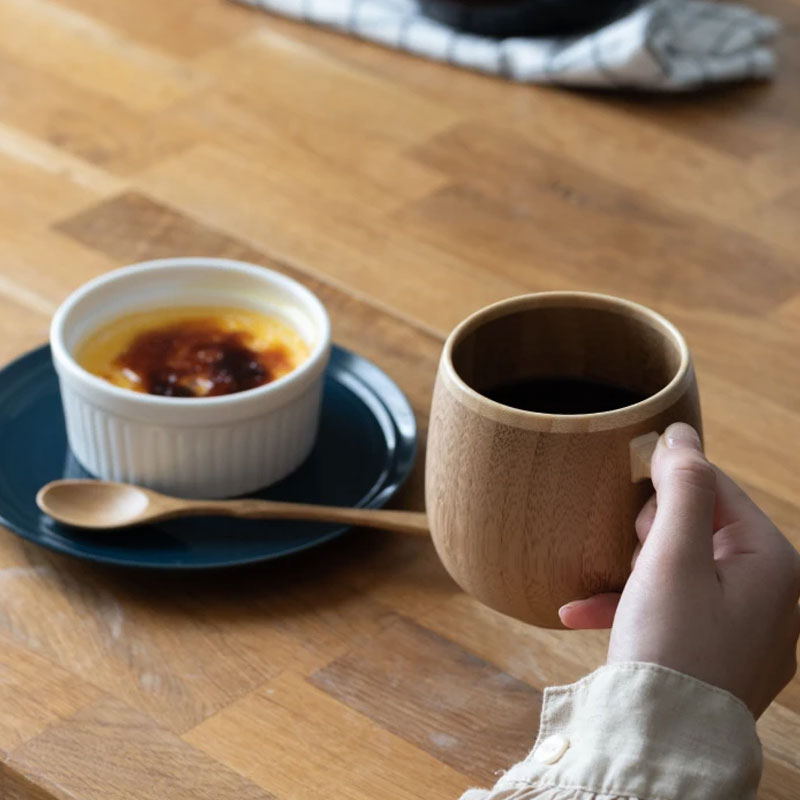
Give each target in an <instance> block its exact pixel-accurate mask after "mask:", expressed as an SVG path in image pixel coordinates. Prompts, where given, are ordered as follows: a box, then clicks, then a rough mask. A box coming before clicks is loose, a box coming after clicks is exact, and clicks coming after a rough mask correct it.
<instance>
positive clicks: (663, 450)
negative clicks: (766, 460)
mask: <svg viewBox="0 0 800 800" xmlns="http://www.w3.org/2000/svg"><path fill="white" fill-rule="evenodd" d="M650 471H651V473H652V478H653V486H655V489H656V502H657V508H656V515H655V519H654V520H653V525H652V527H651V528H650V533H649V535H648V536H647V539H646V540H645V542H644V545H643V546H642V556H645V557H646V558H648V559H651V558H657V559H658V560H659V561H660V562H666V563H667V564H671V565H673V566H675V567H677V568H678V569H682V568H687V569H688V568H691V569H693V570H694V569H697V568H712V567H713V564H714V550H713V544H712V538H711V537H712V535H713V533H714V504H715V501H716V490H717V479H716V473H715V472H714V468H713V467H712V466H711V464H710V463H709V462H708V460H707V459H706V457H705V455H704V454H703V448H702V445H701V444H700V437H699V436H698V435H697V432H696V431H695V430H694V428H692V427H691V426H689V425H686V424H685V423H682V422H677V423H675V424H674V425H670V426H669V427H668V428H667V430H666V431H665V432H664V435H663V436H662V437H661V438H660V439H659V441H658V445H657V446H656V450H655V452H654V453H653V459H652V462H651V465H650Z"/></svg>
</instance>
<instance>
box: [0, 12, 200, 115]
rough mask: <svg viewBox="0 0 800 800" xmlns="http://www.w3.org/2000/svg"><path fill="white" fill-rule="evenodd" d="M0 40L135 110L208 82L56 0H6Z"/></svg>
mask: <svg viewBox="0 0 800 800" xmlns="http://www.w3.org/2000/svg"><path fill="white" fill-rule="evenodd" d="M0 30H7V31H11V30H13V31H14V36H7V37H3V39H2V40H0V50H2V51H3V52H4V53H5V54H6V55H7V56H9V57H11V58H14V59H16V60H19V61H21V62H22V63H26V64H30V65H31V66H33V67H35V68H37V69H43V70H45V71H47V72H55V73H56V74H57V75H58V74H64V73H63V65H64V64H69V70H68V71H67V73H66V75H67V79H68V80H69V82H70V83H72V84H74V85H76V86H81V87H82V88H84V89H87V90H89V91H91V92H95V93H97V94H99V95H101V96H107V97H109V98H111V99H112V100H116V101H120V102H122V103H123V104H124V105H125V106H126V107H128V108H131V109H134V110H136V111H144V112H149V111H157V110H158V109H161V108H165V107H166V106H168V105H170V104H171V103H173V102H175V101H176V100H179V99H181V98H183V97H185V96H186V95H188V94H190V93H191V92H193V91H197V90H198V89H199V88H200V87H201V86H202V85H203V84H204V83H205V81H204V79H203V76H202V73H200V72H199V71H198V70H196V69H191V68H189V67H188V65H185V64H181V63H180V62H178V61H175V60H173V59H170V58H169V57H168V56H165V55H163V54H161V53H158V52H157V51H153V50H150V49H148V48H147V47H146V46H144V45H141V44H139V43H137V42H134V41H132V40H130V39H127V38H126V37H124V36H120V35H119V34H115V33H114V32H113V31H110V30H109V29H108V28H106V27H105V26H104V25H102V24H100V23H99V22H98V21H96V20H95V19H93V18H91V17H88V16H85V15H83V14H80V13H78V12H76V11H73V10H71V9H68V8H66V7H64V6H63V5H61V4H60V3H57V2H53V0H4V2H3V3H2V5H0Z"/></svg>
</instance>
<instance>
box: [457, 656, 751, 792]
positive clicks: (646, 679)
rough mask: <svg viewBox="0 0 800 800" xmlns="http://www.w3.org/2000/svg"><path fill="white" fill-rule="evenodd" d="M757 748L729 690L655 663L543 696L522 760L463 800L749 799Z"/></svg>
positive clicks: (745, 714)
mask: <svg viewBox="0 0 800 800" xmlns="http://www.w3.org/2000/svg"><path fill="white" fill-rule="evenodd" d="M760 776H761V745H760V744H759V741H758V737H757V736H756V729H755V720H754V719H753V715H752V714H751V713H750V711H749V709H748V708H747V707H746V706H745V705H744V703H742V702H741V701H740V700H738V699H737V698H735V697H734V696H733V695H731V694H729V693H728V692H726V691H724V690H722V689H718V688H716V687H714V686H709V685H708V684H706V683H703V682H702V681H699V680H697V679H695V678H691V677H689V676H688V675H683V674H682V673H680V672H675V671H674V670H671V669H667V668H665V667H660V666H657V665H656V664H643V663H628V664H614V665H610V666H605V667H601V668H600V669H598V670H596V671H595V672H593V673H592V674H591V675H588V676H587V677H585V678H583V679H582V680H580V681H578V682H577V683H573V684H571V685H569V686H556V687H553V688H550V689H546V690H545V694H544V704H543V707H542V718H541V724H540V728H539V736H538V738H537V739H536V743H535V744H534V747H533V750H531V752H530V754H529V755H528V757H527V758H526V759H525V760H524V761H521V762H520V763H519V764H516V765H514V766H513V767H512V768H511V769H510V770H509V771H508V772H506V773H505V774H504V775H503V776H502V777H501V778H500V779H499V780H498V781H497V783H496V784H495V786H494V788H493V789H491V790H489V791H486V790H482V789H470V790H469V791H468V792H466V794H464V795H463V796H462V798H461V800H634V799H635V800H755V797H756V789H757V787H758V781H759V778H760Z"/></svg>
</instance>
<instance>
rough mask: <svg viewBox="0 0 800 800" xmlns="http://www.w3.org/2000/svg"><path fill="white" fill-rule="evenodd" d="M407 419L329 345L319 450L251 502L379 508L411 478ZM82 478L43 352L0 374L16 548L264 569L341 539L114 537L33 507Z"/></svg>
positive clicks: (306, 531)
mask: <svg viewBox="0 0 800 800" xmlns="http://www.w3.org/2000/svg"><path fill="white" fill-rule="evenodd" d="M416 440H417V429H416V422H415V420H414V413H413V411H412V410H411V407H410V406H409V404H408V400H406V398H405V396H404V395H403V393H402V392H401V391H400V389H399V388H398V387H397V385H396V384H395V383H394V382H393V381H392V380H391V379H390V378H389V377H388V376H387V375H386V374H385V373H384V372H382V371H381V370H380V369H378V367H376V366H375V365H374V364H372V363H370V362H369V361H367V360H365V359H363V358H361V357H360V356H358V355H355V354H354V353H351V352H350V351H348V350H345V349H343V348H341V347H334V348H333V353H332V354H331V361H330V365H329V366H328V371H327V373H326V375H325V394H324V401H323V405H322V417H321V420H320V430H319V437H318V439H317V443H316V445H315V447H314V450H313V451H312V453H311V455H310V456H309V457H308V459H307V460H306V462H305V463H304V464H303V465H302V466H301V467H300V468H299V469H298V470H297V471H296V472H294V473H293V474H292V475H290V476H289V477H288V478H285V479H284V480H282V481H281V482H280V483H277V484H275V485H273V486H271V487H269V488H268V489H265V490H264V491H261V492H258V493H255V494H254V495H252V496H254V497H264V498H267V499H272V500H289V501H295V502H303V503H320V504H325V505H342V506H360V507H367V508H375V507H379V506H382V505H384V504H385V503H386V502H387V501H388V500H389V498H390V497H391V496H392V495H393V494H394V493H395V492H396V491H397V489H398V488H399V487H400V486H401V484H402V483H403V481H404V480H405V479H406V477H407V476H408V473H409V472H410V471H411V467H412V465H413V463H414V455H415V452H416ZM64 477H67V478H77V477H84V478H85V477H91V476H90V475H89V474H88V473H87V472H86V471H85V470H84V469H83V468H82V467H81V466H80V464H78V462H77V461H76V460H75V458H74V456H73V455H72V453H71V452H70V450H69V447H68V446H67V438H66V432H65V429H64V418H63V415H62V412H61V398H60V396H59V392H58V381H57V379H56V374H55V372H54V370H53V366H52V363H51V360H50V348H49V347H47V346H45V347H41V348H39V349H37V350H34V351H32V352H30V353H28V354H27V355H25V356H22V357H21V358H20V359H18V360H17V361H14V362H13V363H11V364H9V365H8V366H7V367H5V369H3V370H2V371H0V523H2V524H3V525H4V526H6V527H7V528H9V529H10V530H12V531H14V532H15V533H18V534H19V535H20V536H22V537H24V538H25V539H29V540H30V541H32V542H36V543H37V544H40V545H42V546H43V547H48V548H50V549H52V550H57V551H59V552H62V553H69V554H70V555H73V556H77V557H79V558H85V559H88V560H90V561H98V562H102V563H106V564H120V565H125V566H131V567H151V568H153V567H155V568H162V569H204V568H209V567H229V566H234V565H238V564H251V563H254V562H257V561H268V560H270V559H273V558H278V557H280V556H285V555H289V554H290V553H296V552H298V551H300V550H305V549H307V548H309V547H314V546H315V545H318V544H321V543H322V542H326V541H328V540H329V539H333V538H334V537H336V536H340V535H341V534H342V533H344V532H345V531H346V530H347V528H346V527H342V526H340V525H335V524H333V525H328V524H322V523H310V522H288V521H264V520H234V519H230V518H223V517H195V518H192V519H183V520H173V521H171V522H162V523H157V524H154V525H142V526H139V527H136V528H130V529H127V530H120V531H109V532H96V531H95V532H91V531H85V530H81V529H78V528H72V527H69V526H66V525H61V524H60V523H58V522H55V521H54V520H52V519H50V517H48V516H46V515H44V514H42V513H41V512H40V511H39V509H38V508H37V506H36V502H35V496H36V492H37V491H38V489H39V487H41V486H42V485H43V484H45V483H47V482H48V481H51V480H55V479H57V478H64Z"/></svg>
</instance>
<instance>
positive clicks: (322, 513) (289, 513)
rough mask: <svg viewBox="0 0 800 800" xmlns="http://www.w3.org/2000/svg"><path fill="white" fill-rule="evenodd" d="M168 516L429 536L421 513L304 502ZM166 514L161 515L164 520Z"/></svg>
mask: <svg viewBox="0 0 800 800" xmlns="http://www.w3.org/2000/svg"><path fill="white" fill-rule="evenodd" d="M168 513H169V516H175V517H177V516H187V515H189V514H191V515H195V514H222V515H224V516H231V517H244V518H247V519H298V520H305V521H307V522H340V523H342V524H344V525H356V526H361V527H365V528H380V529H381V530H386V531H397V532H398V533H416V534H420V535H425V536H427V535H429V533H430V529H429V527H428V517H427V515H426V514H425V512H424V511H395V510H392V509H388V510H387V509H376V508H347V507H340V506H318V505H311V504H307V503H281V502H278V501H273V500H256V499H249V498H245V499H242V500H202V501H191V502H187V503H186V505H183V504H181V505H174V506H173V507H172V509H171V510H170V512H168ZM165 517H166V514H165V515H164V517H162V518H165Z"/></svg>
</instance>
